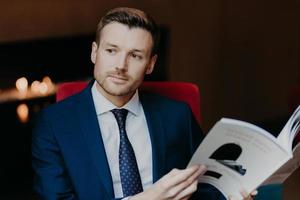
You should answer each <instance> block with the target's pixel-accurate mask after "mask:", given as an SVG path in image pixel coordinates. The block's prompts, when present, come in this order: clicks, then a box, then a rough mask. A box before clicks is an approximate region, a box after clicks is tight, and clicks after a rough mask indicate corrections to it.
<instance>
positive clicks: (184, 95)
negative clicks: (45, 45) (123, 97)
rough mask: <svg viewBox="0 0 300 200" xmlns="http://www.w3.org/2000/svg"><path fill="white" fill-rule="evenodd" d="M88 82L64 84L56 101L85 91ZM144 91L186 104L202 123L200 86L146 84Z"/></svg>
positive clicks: (186, 83)
mask: <svg viewBox="0 0 300 200" xmlns="http://www.w3.org/2000/svg"><path fill="white" fill-rule="evenodd" d="M87 84H88V81H74V82H64V83H60V84H58V86H57V91H56V101H60V100H62V99H64V98H66V97H68V96H71V95H73V94H75V93H77V92H79V91H81V90H83V89H84V88H85V87H86V85H87ZM140 90H142V91H150V92H154V93H158V94H161V95H164V96H167V97H169V98H172V99H176V100H180V101H184V102H186V103H187V104H188V105H189V106H190V107H191V110H192V112H193V114H194V116H195V118H196V119H197V121H198V122H199V123H201V122H202V118H201V114H200V113H201V112H200V92H199V89H198V86H197V85H195V84H193V83H188V82H170V81H166V82H152V81H149V82H144V83H143V84H142V86H141V88H140Z"/></svg>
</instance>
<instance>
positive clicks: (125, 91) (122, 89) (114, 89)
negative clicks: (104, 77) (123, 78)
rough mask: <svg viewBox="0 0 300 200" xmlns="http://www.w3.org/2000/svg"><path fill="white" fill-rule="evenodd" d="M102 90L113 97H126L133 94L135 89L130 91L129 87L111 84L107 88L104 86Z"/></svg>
mask: <svg viewBox="0 0 300 200" xmlns="http://www.w3.org/2000/svg"><path fill="white" fill-rule="evenodd" d="M103 88H104V90H105V91H106V92H107V93H108V94H110V95H113V96H127V95H131V94H132V93H134V92H135V89H134V90H132V89H131V87H129V86H123V85H115V84H111V85H108V86H107V87H106V86H105V85H104V86H103Z"/></svg>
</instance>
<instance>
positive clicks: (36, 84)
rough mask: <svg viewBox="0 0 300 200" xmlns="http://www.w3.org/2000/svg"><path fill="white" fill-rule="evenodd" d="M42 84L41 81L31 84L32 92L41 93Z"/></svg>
mask: <svg viewBox="0 0 300 200" xmlns="http://www.w3.org/2000/svg"><path fill="white" fill-rule="evenodd" d="M40 84H41V82H40V81H33V82H32V83H31V86H30V89H31V91H32V92H33V93H39V91H40V89H39V88H40Z"/></svg>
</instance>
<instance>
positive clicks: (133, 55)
mask: <svg viewBox="0 0 300 200" xmlns="http://www.w3.org/2000/svg"><path fill="white" fill-rule="evenodd" d="M131 57H133V58H134V59H137V60H141V59H142V58H143V57H142V56H141V55H138V54H135V53H132V54H131Z"/></svg>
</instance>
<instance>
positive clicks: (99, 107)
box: [92, 81, 153, 198]
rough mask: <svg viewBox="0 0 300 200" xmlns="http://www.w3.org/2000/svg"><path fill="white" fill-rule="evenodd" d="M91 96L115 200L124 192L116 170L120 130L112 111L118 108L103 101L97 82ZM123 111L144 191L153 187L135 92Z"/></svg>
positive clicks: (147, 142)
mask: <svg viewBox="0 0 300 200" xmlns="http://www.w3.org/2000/svg"><path fill="white" fill-rule="evenodd" d="M92 96H93V101H94V105H95V108H96V113H97V117H98V122H99V126H100V130H101V135H102V139H103V143H104V148H105V152H106V156H107V160H108V164H109V168H110V172H111V175H112V181H113V188H114V193H115V198H122V197H123V191H122V185H121V178H120V171H119V141H120V136H119V127H118V124H117V121H116V119H115V117H114V115H113V113H112V112H110V111H111V110H112V109H115V108H118V107H116V106H115V105H114V104H112V103H111V102H110V101H109V100H108V99H106V98H105V97H104V96H103V95H102V94H101V93H100V92H99V91H98V90H97V88H96V81H95V82H94V84H93V86H92ZM122 108H125V109H127V110H128V115H127V118H126V132H127V136H128V139H129V141H130V143H131V145H132V147H133V150H134V153H135V157H136V160H137V164H138V168H139V172H140V175H141V180H142V184H143V189H144V190H145V189H146V188H148V187H149V186H151V185H152V183H153V180H152V173H153V172H152V148H151V140H150V135H149V130H148V126H147V122H146V117H145V113H144V110H143V107H142V104H141V102H140V100H139V94H138V91H136V92H135V94H134V95H133V97H132V98H131V99H130V101H129V102H127V103H126V104H125V105H124V106H123V107H122Z"/></svg>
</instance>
